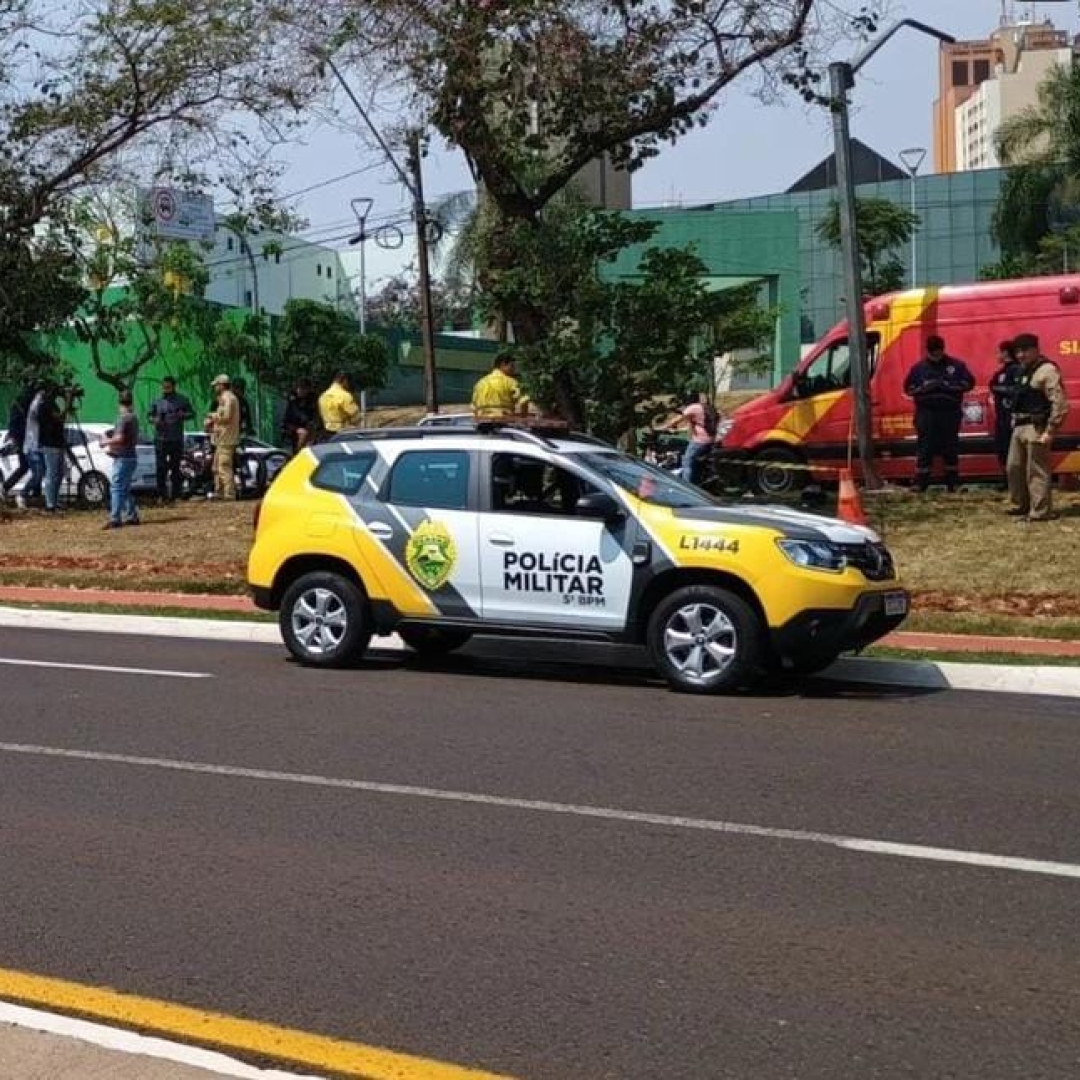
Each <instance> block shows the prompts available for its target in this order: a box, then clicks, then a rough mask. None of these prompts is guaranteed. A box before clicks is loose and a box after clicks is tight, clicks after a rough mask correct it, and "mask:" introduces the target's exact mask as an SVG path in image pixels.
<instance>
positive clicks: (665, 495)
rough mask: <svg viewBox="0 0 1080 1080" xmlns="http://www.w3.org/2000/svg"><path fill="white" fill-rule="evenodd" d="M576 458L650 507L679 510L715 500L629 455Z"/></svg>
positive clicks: (709, 504)
mask: <svg viewBox="0 0 1080 1080" xmlns="http://www.w3.org/2000/svg"><path fill="white" fill-rule="evenodd" d="M576 457H577V460H578V461H580V462H581V463H582V464H583V465H587V466H588V467H589V468H590V469H592V470H593V471H594V472H596V473H598V474H599V475H600V476H602V477H604V479H606V480H610V481H611V482H612V483H613V484H617V485H618V486H619V487H621V488H622V489H623V491H628V492H629V493H630V494H631V495H633V496H634V497H635V498H638V499H641V500H642V502H647V503H651V504H652V505H653V506H667V507H671V508H672V509H678V508H682V507H686V506H712V505H714V504H715V500H714V499H712V498H711V497H710V496H709V495H706V494H705V492H704V491H702V490H701V489H700V488H696V487H693V486H691V485H690V484H687V483H684V482H683V481H682V480H680V479H679V478H678V477H677V476H672V475H671V473H666V472H664V471H663V470H662V469H658V468H656V467H655V466H654V465H648V464H646V463H645V462H644V461H638V459H637V458H632V457H630V456H629V455H628V454H620V453H617V452H615V451H611V452H609V453H587V454H579V455H576Z"/></svg>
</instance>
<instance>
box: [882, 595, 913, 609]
mask: <svg viewBox="0 0 1080 1080" xmlns="http://www.w3.org/2000/svg"><path fill="white" fill-rule="evenodd" d="M907 609H908V598H907V593H902V592H887V593H886V594H885V614H886V615H906V614H907Z"/></svg>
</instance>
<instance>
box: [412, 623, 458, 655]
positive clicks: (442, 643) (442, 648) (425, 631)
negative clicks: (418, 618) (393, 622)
mask: <svg viewBox="0 0 1080 1080" xmlns="http://www.w3.org/2000/svg"><path fill="white" fill-rule="evenodd" d="M397 633H398V637H400V638H401V640H402V641H404V642H405V644H406V645H408V646H409V648H410V649H413V650H414V651H415V652H418V653H419V654H420V655H421V656H445V655H446V654H447V653H451V652H453V651H454V650H455V649H460V648H461V646H462V645H464V644H465V643H466V642H467V641H468V640H469V638H471V637H472V633H471V632H470V631H468V630H446V629H444V628H442V627H440V626H399V627H398V631H397Z"/></svg>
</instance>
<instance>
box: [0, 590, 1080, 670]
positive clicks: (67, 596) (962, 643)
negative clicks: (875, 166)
mask: <svg viewBox="0 0 1080 1080" xmlns="http://www.w3.org/2000/svg"><path fill="white" fill-rule="evenodd" d="M5 602H7V603H12V602H14V603H20V604H41V605H43V606H48V605H49V604H62V605H65V606H69V605H84V604H85V605H86V606H87V607H94V606H99V605H111V606H113V607H146V608H155V607H157V608H187V609H189V610H192V611H221V612H233V613H236V614H255V613H256V612H257V611H258V608H256V607H255V605H254V604H253V603H252V601H251V599H250V598H249V597H247V596H216V595H215V596H209V595H202V594H198V593H161V592H136V591H117V592H113V591H110V590H107V589H53V588H24V587H22V586H13V585H2V586H0V604H3V603H5ZM878 644H880V645H884V646H888V647H890V648H894V649H912V650H916V651H919V652H952V653H972V654H973V655H977V654H979V653H987V652H991V653H1015V654H1016V655H1018V656H1075V657H1080V641H1059V640H1056V639H1051V638H1029V637H996V636H990V635H980V634H926V633H920V632H917V631H906V630H901V631H899V632H897V633H895V634H890V635H889V636H888V637H886V638H883V639H882V640H881V641H880V642H879V643H878Z"/></svg>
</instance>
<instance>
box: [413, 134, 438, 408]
mask: <svg viewBox="0 0 1080 1080" xmlns="http://www.w3.org/2000/svg"><path fill="white" fill-rule="evenodd" d="M409 170H410V171H411V172H412V180H413V182H412V185H411V189H412V195H413V220H414V221H415V223H416V261H417V264H418V271H419V277H420V344H421V347H422V348H423V350H424V405H425V407H426V409H427V411H428V412H429V413H437V412H438V411H439V386H438V376H437V373H436V370H435V316H434V312H433V311H432V310H431V265H430V262H429V259H428V239H429V237H428V216H427V207H425V206H424V177H423V171H422V168H421V164H420V132H419V131H416V130H413V131H412V132H411V133H410V135H409Z"/></svg>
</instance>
